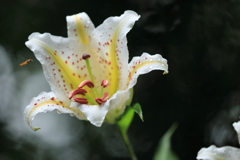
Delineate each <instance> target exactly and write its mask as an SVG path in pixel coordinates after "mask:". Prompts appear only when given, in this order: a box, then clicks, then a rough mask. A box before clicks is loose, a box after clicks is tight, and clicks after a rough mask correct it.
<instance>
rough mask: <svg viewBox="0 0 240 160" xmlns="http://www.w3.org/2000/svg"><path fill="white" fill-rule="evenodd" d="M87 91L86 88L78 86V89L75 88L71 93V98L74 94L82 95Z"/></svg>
mask: <svg viewBox="0 0 240 160" xmlns="http://www.w3.org/2000/svg"><path fill="white" fill-rule="evenodd" d="M85 93H87V91H86V90H85V89H81V88H78V89H75V90H73V91H72V92H71V93H70V94H69V97H68V98H69V99H71V98H72V97H73V96H75V95H77V94H81V95H83V96H84V95H85Z"/></svg>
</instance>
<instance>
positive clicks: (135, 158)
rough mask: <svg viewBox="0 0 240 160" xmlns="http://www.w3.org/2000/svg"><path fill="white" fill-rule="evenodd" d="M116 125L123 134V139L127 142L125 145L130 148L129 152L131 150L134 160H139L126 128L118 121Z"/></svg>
mask: <svg viewBox="0 0 240 160" xmlns="http://www.w3.org/2000/svg"><path fill="white" fill-rule="evenodd" d="M116 126H117V128H118V130H119V132H120V134H121V136H122V139H123V141H124V143H125V146H126V147H127V149H128V152H129V154H130V156H131V159H132V160H137V157H136V155H135V153H134V150H133V148H132V145H131V143H130V141H129V139H128V136H127V132H126V130H125V129H124V128H123V127H122V126H121V124H120V123H116Z"/></svg>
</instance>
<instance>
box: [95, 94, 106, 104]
mask: <svg viewBox="0 0 240 160" xmlns="http://www.w3.org/2000/svg"><path fill="white" fill-rule="evenodd" d="M107 96H108V93H104V95H103V97H102V98H95V101H96V102H97V103H98V104H99V105H101V104H103V103H105V102H106V101H107Z"/></svg>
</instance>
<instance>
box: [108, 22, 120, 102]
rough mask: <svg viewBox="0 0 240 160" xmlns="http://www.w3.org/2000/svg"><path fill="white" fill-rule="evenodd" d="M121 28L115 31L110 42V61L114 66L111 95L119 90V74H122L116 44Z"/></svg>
mask: <svg viewBox="0 0 240 160" xmlns="http://www.w3.org/2000/svg"><path fill="white" fill-rule="evenodd" d="M119 30H120V27H119V28H118V29H117V30H116V32H115V33H114V35H113V37H112V43H111V44H110V48H109V53H111V54H110V62H111V66H112V67H113V68H112V72H111V75H110V77H111V81H110V83H111V85H110V86H109V88H110V92H109V96H110V97H111V96H112V95H113V94H114V93H116V92H117V89H118V80H119V76H120V73H119V66H118V60H117V53H116V46H117V39H118V34H119Z"/></svg>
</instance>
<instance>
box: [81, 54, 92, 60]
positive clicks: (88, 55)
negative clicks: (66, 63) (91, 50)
mask: <svg viewBox="0 0 240 160" xmlns="http://www.w3.org/2000/svg"><path fill="white" fill-rule="evenodd" d="M90 57H91V56H90V54H87V53H85V54H83V55H82V59H84V60H86V59H88V58H90Z"/></svg>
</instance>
